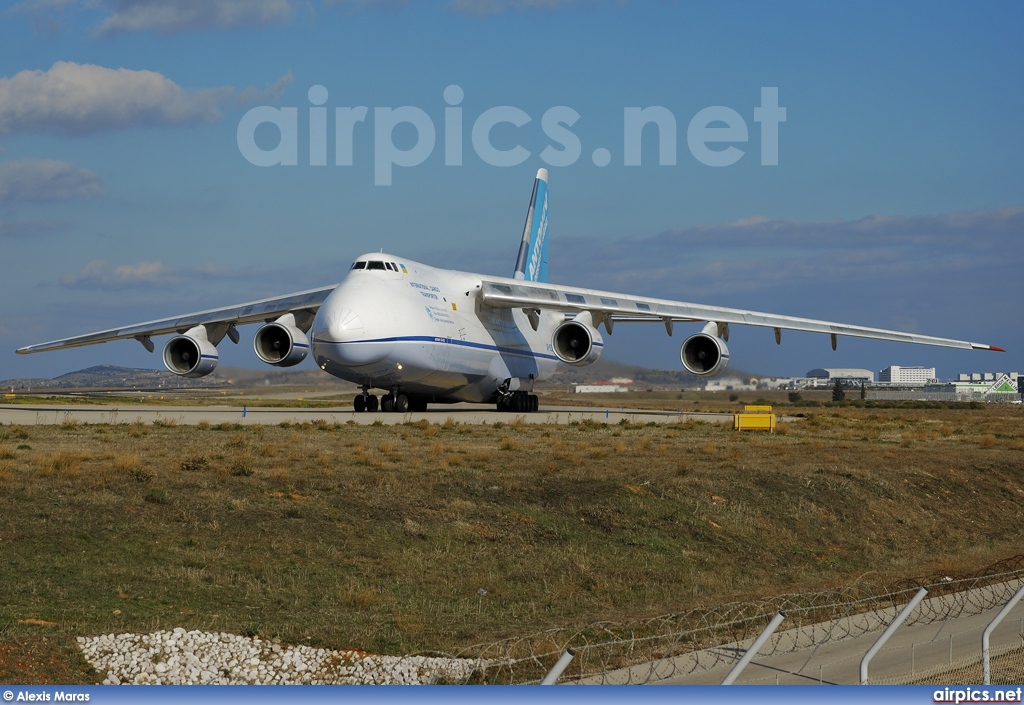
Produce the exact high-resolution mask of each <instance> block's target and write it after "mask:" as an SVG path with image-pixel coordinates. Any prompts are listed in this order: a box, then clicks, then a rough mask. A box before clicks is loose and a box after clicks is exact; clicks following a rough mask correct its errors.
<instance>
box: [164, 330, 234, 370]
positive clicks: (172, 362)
mask: <svg viewBox="0 0 1024 705" xmlns="http://www.w3.org/2000/svg"><path fill="white" fill-rule="evenodd" d="M219 361H220V356H219V355H218V354H217V346H216V345H214V344H213V343H211V342H210V341H209V339H208V338H207V337H206V328H204V327H203V326H196V327H195V328H190V329H189V330H188V331H186V332H185V333H184V334H183V335H176V336H174V337H173V338H171V339H170V340H169V341H167V345H165V346H164V367H166V368H167V369H168V370H170V371H171V372H173V373H174V374H176V375H180V376H182V377H203V376H205V375H208V374H210V373H211V372H213V371H214V369H216V367H217V363H218V362H219Z"/></svg>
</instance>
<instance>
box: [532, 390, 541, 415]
mask: <svg viewBox="0 0 1024 705" xmlns="http://www.w3.org/2000/svg"><path fill="white" fill-rule="evenodd" d="M530 411H531V412H537V411H540V398H538V397H537V395H536V394H531V395H530Z"/></svg>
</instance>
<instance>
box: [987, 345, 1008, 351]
mask: <svg viewBox="0 0 1024 705" xmlns="http://www.w3.org/2000/svg"><path fill="white" fill-rule="evenodd" d="M988 349H989V350H995V351H996V352H1006V351H1005V350H1003V349H1002V348H999V347H996V346H995V345H989V346H988Z"/></svg>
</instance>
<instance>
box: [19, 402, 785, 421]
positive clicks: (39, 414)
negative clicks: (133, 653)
mask: <svg viewBox="0 0 1024 705" xmlns="http://www.w3.org/2000/svg"><path fill="white" fill-rule="evenodd" d="M448 419H451V420H452V421H453V422H455V423H460V424H485V423H486V424H494V423H497V422H499V421H500V422H502V423H506V424H507V423H512V422H515V421H517V419H522V421H523V422H524V423H530V424H571V423H574V422H576V423H578V422H581V421H585V420H590V421H594V422H597V423H607V424H617V423H620V422H622V421H625V422H626V423H651V422H653V423H679V422H682V421H688V420H690V419H694V420H697V421H704V422H707V423H732V414H715V413H692V412H684V413H680V412H676V411H651V410H641V409H622V408H620V409H611V408H608V409H605V408H600V409H599V408H590V407H579V406H561V407H542V408H541V410H540V411H538V412H536V413H532V414H524V413H515V412H499V411H494V407H493V405H490V404H452V405H450V406H447V407H446V406H438V407H433V408H431V409H428V410H427V411H425V412H421V413H411V412H410V413H405V414H398V413H385V412H383V411H377V412H373V413H358V414H357V413H356V412H355V411H353V410H352V409H351V408H342V407H337V408H308V409H301V408H278V407H246V406H164V405H145V404H137V405H128V404H117V405H114V404H110V405H106V404H96V405H93V404H88V405H86V404H83V405H75V404H68V405H60V404H4V405H0V423H2V424H19V425H27V426H34V425H60V424H65V423H83V424H122V423H147V424H151V423H153V422H163V423H174V424H180V425H183V426H192V425H195V424H199V423H208V424H222V423H235V424H246V425H260V424H263V425H272V424H281V423H306V422H312V421H324V422H327V423H339V424H361V425H371V424H374V423H379V424H384V425H394V424H403V423H412V422H416V421H421V420H426V421H427V422H429V423H437V424H440V423H445V422H447V421H448ZM780 420H781V419H780Z"/></svg>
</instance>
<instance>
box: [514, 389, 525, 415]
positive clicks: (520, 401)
mask: <svg viewBox="0 0 1024 705" xmlns="http://www.w3.org/2000/svg"><path fill="white" fill-rule="evenodd" d="M515 403H516V411H519V412H523V411H526V395H525V394H523V393H522V392H516V396H515Z"/></svg>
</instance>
